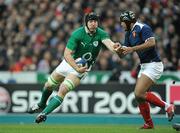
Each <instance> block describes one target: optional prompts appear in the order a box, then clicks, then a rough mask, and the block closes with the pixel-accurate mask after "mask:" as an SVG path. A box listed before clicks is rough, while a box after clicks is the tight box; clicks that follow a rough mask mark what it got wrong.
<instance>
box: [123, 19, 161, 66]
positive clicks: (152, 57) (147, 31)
mask: <svg viewBox="0 0 180 133" xmlns="http://www.w3.org/2000/svg"><path fill="white" fill-rule="evenodd" d="M151 37H153V32H152V29H151V27H149V26H148V25H146V24H142V23H140V22H136V23H135V24H134V26H133V29H132V30H131V31H128V32H126V34H125V42H124V46H127V47H133V46H136V45H141V44H143V43H144V42H145V41H146V39H148V38H151ZM136 52H137V54H138V56H139V58H140V61H141V63H150V62H160V61H161V60H160V56H159V54H158V52H157V50H156V48H155V47H151V48H148V49H145V50H141V51H136Z"/></svg>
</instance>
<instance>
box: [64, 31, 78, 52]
mask: <svg viewBox="0 0 180 133" xmlns="http://www.w3.org/2000/svg"><path fill="white" fill-rule="evenodd" d="M77 41H78V39H77V37H76V34H75V33H72V35H71V37H70V38H69V40H68V42H67V45H66V47H67V48H68V49H70V50H72V51H74V50H75V49H76V47H77Z"/></svg>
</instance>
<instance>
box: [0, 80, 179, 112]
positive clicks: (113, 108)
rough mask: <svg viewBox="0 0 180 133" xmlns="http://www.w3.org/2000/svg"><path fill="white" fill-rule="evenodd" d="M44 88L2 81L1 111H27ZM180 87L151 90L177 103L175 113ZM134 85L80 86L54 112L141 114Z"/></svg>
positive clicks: (172, 86) (153, 108) (154, 88)
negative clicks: (134, 92)
mask: <svg viewBox="0 0 180 133" xmlns="http://www.w3.org/2000/svg"><path fill="white" fill-rule="evenodd" d="M42 87H43V85H42V84H0V96H1V97H0V113H1V114H5V113H26V112H27V110H28V108H29V107H30V106H32V105H33V104H34V103H37V102H38V101H39V99H40V96H41V91H40V88H42ZM179 87H180V85H178V84H177V85H168V86H166V85H155V86H153V87H152V88H151V89H152V90H153V91H154V92H155V94H157V95H158V96H161V98H162V99H163V100H165V101H167V102H174V103H175V104H176V105H177V110H176V114H177V115H179V114H180V108H179V105H180V104H179V103H180V94H179V93H178V92H179V90H177V88H179ZM133 88H134V85H128V84H118V83H113V84H106V85H100V84H99V85H98V84H95V85H92V84H86V85H80V86H79V87H78V88H77V89H76V90H75V91H72V92H70V93H69V94H68V95H67V96H66V97H65V100H64V103H63V105H62V106H61V107H58V108H57V109H56V110H55V111H54V113H62V114H63V113H65V114H66V113H68V114H69V113H70V114H71V113H73V114H74V113H75V114H138V113H139V110H138V108H137V103H136V102H135V99H134V94H133ZM55 93H56V92H55ZM55 93H54V94H53V95H55ZM175 94H176V95H175ZM151 113H152V114H165V112H164V110H162V109H160V108H159V107H155V106H153V105H152V106H151Z"/></svg>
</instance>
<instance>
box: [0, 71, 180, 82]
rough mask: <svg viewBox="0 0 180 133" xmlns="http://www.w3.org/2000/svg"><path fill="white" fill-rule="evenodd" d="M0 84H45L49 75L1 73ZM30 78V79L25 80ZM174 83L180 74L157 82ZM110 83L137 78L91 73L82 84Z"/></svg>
mask: <svg viewBox="0 0 180 133" xmlns="http://www.w3.org/2000/svg"><path fill="white" fill-rule="evenodd" d="M0 75H1V76H0V83H20V84H22V83H28V84H29V83H36V84H37V83H44V82H45V81H46V80H47V78H48V76H49V74H47V73H39V72H29V71H28V72H13V73H12V72H8V71H0ZM24 77H28V78H24ZM173 81H176V82H178V81H179V82H180V72H179V71H177V72H172V71H165V72H164V73H163V74H162V76H161V78H160V79H159V80H158V81H157V82H158V83H160V84H168V83H172V82H173ZM109 82H117V83H128V84H135V82H136V78H134V77H133V76H132V73H131V72H130V71H121V72H117V73H116V74H115V73H113V71H91V72H89V74H88V76H87V77H86V78H85V79H83V80H82V84H106V83H109Z"/></svg>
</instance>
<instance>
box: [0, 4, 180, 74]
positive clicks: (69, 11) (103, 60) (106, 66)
mask: <svg viewBox="0 0 180 133" xmlns="http://www.w3.org/2000/svg"><path fill="white" fill-rule="evenodd" d="M124 10H132V11H134V12H135V13H136V14H137V16H138V17H139V20H140V21H142V22H144V23H147V24H149V25H151V27H152V29H153V31H154V35H155V37H156V40H157V48H158V50H159V52H160V56H161V58H162V61H163V63H164V65H165V70H170V71H177V70H180V58H179V57H180V52H179V51H180V39H179V35H180V30H179V25H180V2H178V0H121V1H120V0H85V1H84V0H0V71H12V72H14V71H15V72H17V71H39V72H43V73H50V72H52V70H53V69H54V68H55V67H56V66H57V65H58V64H59V63H60V62H61V60H62V58H63V51H64V48H65V46H66V43H67V40H68V38H69V36H70V35H71V32H72V31H73V30H74V29H75V28H78V27H79V26H81V25H83V24H84V14H86V13H88V12H91V11H95V12H97V13H98V14H99V15H100V26H101V27H103V28H104V30H106V31H107V32H108V33H109V34H110V37H111V39H112V40H113V41H115V42H117V41H119V42H121V43H123V39H124V31H123V29H122V27H121V26H120V23H119V14H120V12H121V11H124ZM138 64H139V60H138V57H137V55H136V54H135V53H133V54H131V55H128V56H126V57H125V58H124V59H119V58H118V57H117V56H116V55H114V54H112V53H111V52H110V51H108V50H107V49H106V48H103V50H102V52H101V53H100V55H99V58H98V59H97V63H96V65H95V67H94V68H93V70H114V69H118V70H130V71H134V70H136V69H137V66H138Z"/></svg>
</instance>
